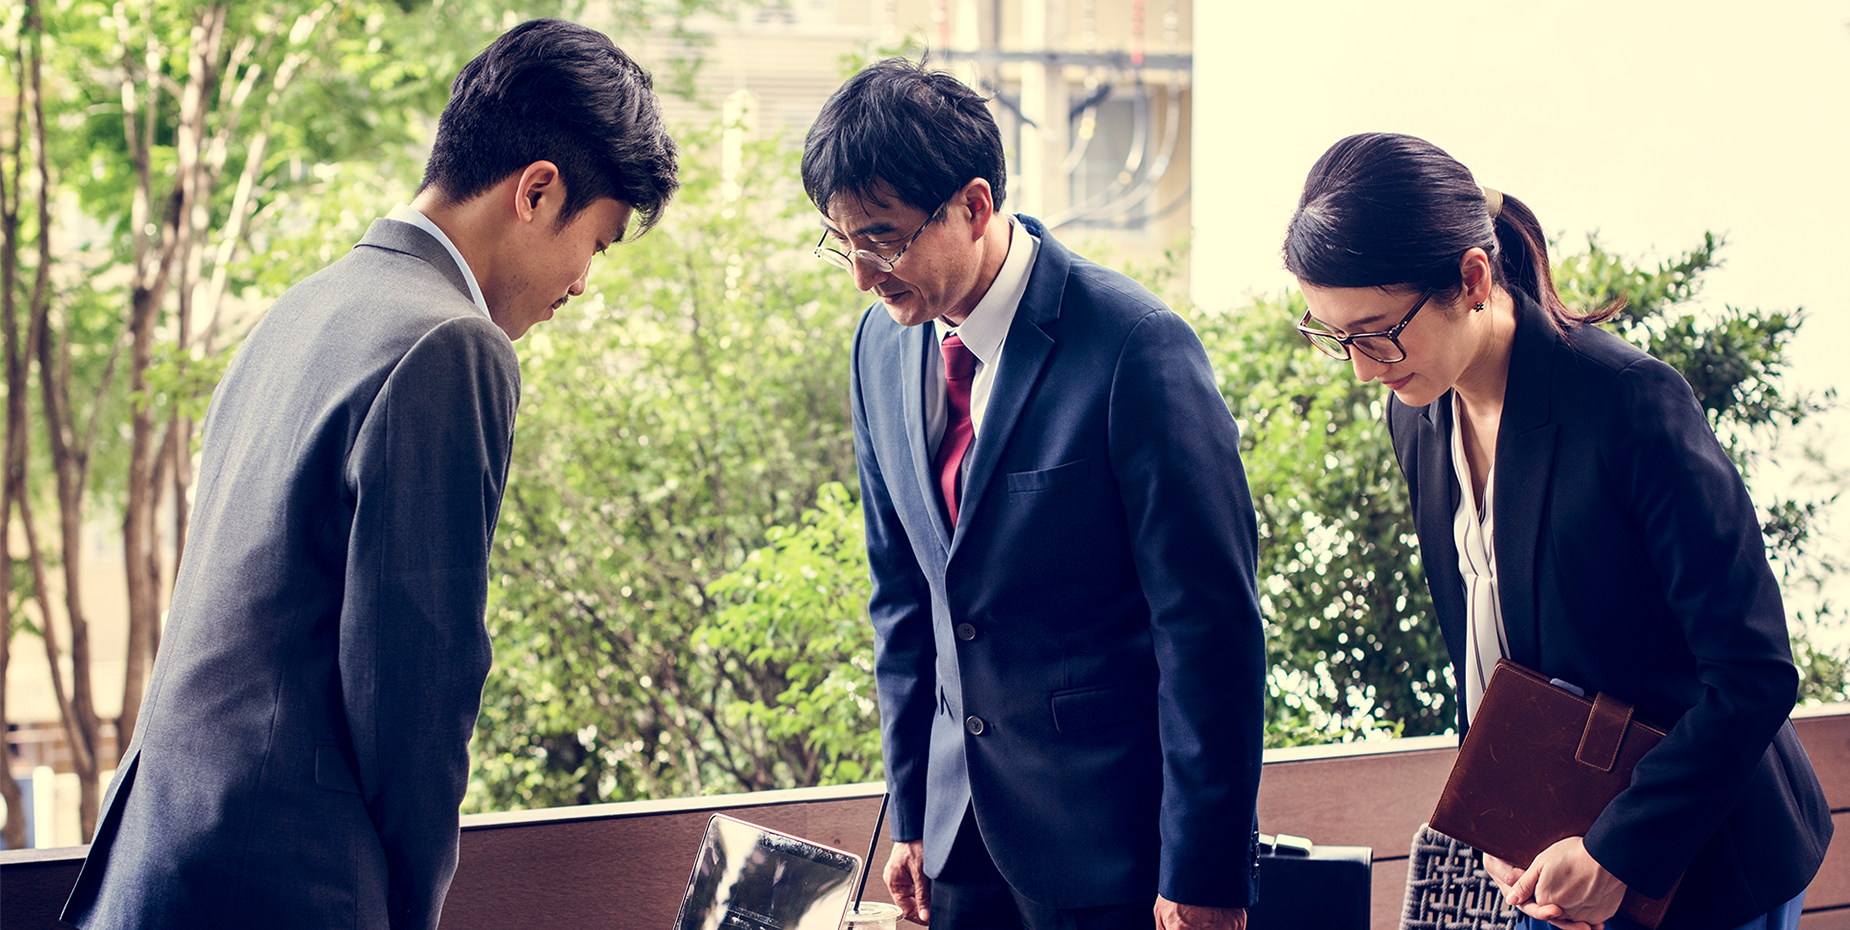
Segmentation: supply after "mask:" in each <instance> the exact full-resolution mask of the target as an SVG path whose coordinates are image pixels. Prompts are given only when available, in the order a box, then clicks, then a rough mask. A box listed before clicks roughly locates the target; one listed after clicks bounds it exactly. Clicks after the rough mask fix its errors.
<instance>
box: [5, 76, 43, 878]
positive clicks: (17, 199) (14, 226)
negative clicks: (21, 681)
mask: <svg viewBox="0 0 1850 930" xmlns="http://www.w3.org/2000/svg"><path fill="white" fill-rule="evenodd" d="M17 52H18V57H17V59H16V60H17V62H18V70H17V72H16V73H21V74H23V73H25V70H26V69H25V55H26V51H25V42H24V41H23V39H22V41H21V42H20V44H19V47H18V49H17ZM25 133H26V87H25V84H24V83H21V84H20V87H19V94H18V96H17V97H16V98H15V99H14V106H13V138H12V140H11V142H10V144H9V146H8V147H7V151H5V152H4V153H0V172H4V168H5V165H6V164H7V163H8V162H11V164H12V166H13V174H12V177H11V178H10V179H9V178H6V177H5V176H4V175H3V174H0V331H4V333H5V345H4V348H3V350H0V351H4V352H5V355H6V433H5V437H4V445H0V611H4V613H3V614H0V617H4V619H0V733H10V732H11V731H12V730H11V727H9V726H8V725H7V712H6V677H7V667H8V666H9V664H10V663H11V662H12V658H13V656H12V648H11V647H12V642H11V641H12V638H13V539H12V535H13V534H12V533H11V532H9V530H10V529H11V528H12V517H13V488H14V486H15V484H16V481H17V478H16V476H23V475H24V472H25V456H24V454H23V453H24V451H25V446H24V443H25V441H26V430H27V428H28V424H27V423H26V372H25V367H24V365H23V359H22V358H21V355H20V350H19V301H18V299H17V295H18V293H19V291H18V287H19V208H20V203H21V201H22V199H23V197H22V189H21V187H20V184H19V182H20V176H21V171H22V168H21V160H22V159H21V156H23V155H24V153H25ZM9 182H10V183H9ZM41 232H42V231H41ZM16 448H17V449H18V450H19V453H20V454H19V455H17V456H16V455H15V452H14V450H15V449H16ZM16 461H17V462H18V463H19V465H18V468H17V469H16V468H15V466H14V463H15V462H16ZM12 758H13V754H12V752H11V751H10V750H9V748H8V747H7V746H6V745H5V744H4V743H3V742H0V800H3V801H5V802H6V812H7V813H6V824H5V826H4V827H0V846H4V847H6V848H7V849H21V848H23V847H24V846H25V845H26V810H25V798H24V797H23V792H21V791H20V790H19V783H18V782H16V781H14V780H13V768H12Z"/></svg>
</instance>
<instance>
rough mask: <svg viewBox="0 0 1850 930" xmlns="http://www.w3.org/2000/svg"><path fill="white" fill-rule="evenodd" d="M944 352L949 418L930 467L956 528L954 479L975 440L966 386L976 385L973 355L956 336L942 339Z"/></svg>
mask: <svg viewBox="0 0 1850 930" xmlns="http://www.w3.org/2000/svg"><path fill="white" fill-rule="evenodd" d="M939 349H940V350H941V351H943V352H944V387H945V391H946V393H947V394H948V395H949V397H950V401H951V406H950V416H948V417H947V418H946V419H945V422H944V438H943V439H942V440H939V442H938V457H937V459H936V460H934V461H933V462H932V467H933V468H935V469H937V472H938V490H940V491H942V492H943V493H944V507H945V509H946V510H948V511H950V514H951V525H952V526H956V525H957V497H958V485H959V482H958V480H957V479H958V476H959V475H960V474H961V473H962V471H963V465H964V453H965V452H968V451H970V443H971V441H972V440H974V439H976V426H975V424H973V423H971V422H970V386H971V385H972V384H974V383H976V353H975V352H972V351H970V350H969V349H968V348H966V347H965V346H964V341H963V340H962V339H960V338H958V336H957V334H956V333H952V334H950V335H949V336H946V337H944V342H943V344H942V345H940V346H939Z"/></svg>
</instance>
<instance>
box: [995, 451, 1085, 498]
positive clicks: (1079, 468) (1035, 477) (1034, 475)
mask: <svg viewBox="0 0 1850 930" xmlns="http://www.w3.org/2000/svg"><path fill="white" fill-rule="evenodd" d="M1088 472H1089V460H1088V459H1080V460H1078V461H1076V462H1067V463H1066V464H1064V465H1055V466H1054V467H1052V468H1042V469H1040V470H1038V471H1012V472H1009V474H1008V482H1009V493H1010V494H1022V493H1026V492H1028V491H1045V490H1047V489H1049V488H1057V487H1059V486H1060V485H1063V484H1071V483H1073V482H1075V481H1079V480H1081V479H1083V478H1084V477H1085V476H1086V475H1087V474H1088Z"/></svg>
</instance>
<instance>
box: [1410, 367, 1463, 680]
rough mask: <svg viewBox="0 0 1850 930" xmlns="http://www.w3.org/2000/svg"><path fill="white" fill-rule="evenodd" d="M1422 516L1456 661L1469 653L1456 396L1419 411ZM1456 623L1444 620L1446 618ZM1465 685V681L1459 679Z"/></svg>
mask: <svg viewBox="0 0 1850 930" xmlns="http://www.w3.org/2000/svg"><path fill="white" fill-rule="evenodd" d="M1419 426H1420V435H1419V442H1418V449H1419V482H1420V499H1419V504H1418V506H1419V514H1418V515H1417V516H1416V520H1417V524H1416V525H1417V526H1418V528H1419V534H1420V559H1421V561H1423V562H1425V566H1426V577H1427V579H1428V580H1429V582H1430V583H1429V584H1428V586H1427V587H1428V590H1430V591H1431V592H1432V599H1433V613H1434V614H1436V615H1438V616H1439V617H1440V618H1441V622H1440V625H1439V626H1440V632H1442V633H1444V634H1445V645H1446V649H1447V650H1448V651H1450V652H1451V654H1452V656H1453V657H1454V658H1455V659H1457V660H1458V661H1461V662H1462V661H1463V656H1464V655H1465V592H1464V578H1463V577H1461V576H1460V575H1459V574H1458V545H1457V542H1456V541H1455V540H1454V539H1453V538H1452V521H1453V518H1454V516H1455V515H1456V514H1457V513H1458V501H1459V498H1460V497H1462V496H1463V492H1462V491H1461V490H1460V489H1459V487H1458V478H1457V475H1456V474H1455V473H1454V472H1453V470H1452V443H1451V436H1452V395H1451V393H1450V392H1449V391H1448V392H1447V393H1446V394H1445V396H1443V397H1440V398H1439V399H1438V400H1435V401H1433V402H1432V403H1430V404H1427V405H1426V406H1425V407H1424V408H1421V410H1420V421H1419ZM1447 617H1452V618H1456V622H1450V623H1448V622H1444V618H1447ZM1460 687H1463V683H1462V682H1461V683H1460Z"/></svg>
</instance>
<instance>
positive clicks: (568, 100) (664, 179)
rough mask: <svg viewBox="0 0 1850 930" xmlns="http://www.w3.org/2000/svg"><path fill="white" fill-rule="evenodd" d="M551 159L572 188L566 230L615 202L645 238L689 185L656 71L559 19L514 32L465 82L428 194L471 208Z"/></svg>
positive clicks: (564, 213) (463, 76) (435, 158)
mask: <svg viewBox="0 0 1850 930" xmlns="http://www.w3.org/2000/svg"><path fill="white" fill-rule="evenodd" d="M541 160H545V161H550V162H552V163H553V164H554V165H557V166H558V168H559V178H560V180H562V181H563V182H564V183H565V204H564V207H563V209H562V210H561V211H560V213H559V224H560V225H561V226H563V225H564V224H565V223H567V222H570V221H571V220H572V218H573V217H576V216H577V215H578V214H579V213H580V212H582V211H583V210H584V209H585V208H586V207H589V206H590V205H591V204H592V203H594V202H596V201H597V200H599V199H602V198H605V197H608V198H612V199H615V200H619V201H622V202H623V203H626V204H629V205H630V207H632V208H633V209H634V210H635V211H636V216H637V217H638V219H639V220H640V221H641V225H642V229H643V230H644V231H647V230H648V229H649V228H650V227H651V226H654V225H655V223H656V221H658V220H659V219H661V215H662V209H663V208H664V207H666V206H667V205H668V200H669V198H671V197H673V196H674V192H675V189H676V188H678V187H679V186H680V182H679V181H677V180H676V172H677V166H676V163H675V144H674V139H672V138H670V137H669V135H668V132H667V130H666V129H665V128H663V125H662V114H661V109H660V107H659V106H658V104H657V102H656V99H655V92H654V90H653V82H652V81H651V79H650V78H649V72H647V71H644V70H643V69H642V67H641V66H640V65H638V64H636V62H635V61H633V60H631V59H630V57H629V56H628V55H625V54H624V53H623V50H622V49H619V48H617V46H616V44H615V43H613V42H611V41H610V37H609V36H606V35H604V34H603V33H601V32H598V31H597V30H595V29H589V28H586V27H584V26H580V25H578V24H576V23H568V22H564V21H562V20H557V19H536V20H532V21H530V22H525V23H522V24H520V25H518V26H515V27H514V28H513V29H510V30H508V32H507V34H505V35H503V36H502V37H501V38H499V39H496V40H495V41H494V43H493V44H491V45H489V46H488V48H487V49H486V50H485V51H483V52H482V54H480V55H478V56H476V58H475V60H474V61H471V62H469V63H468V64H467V65H465V66H464V67H463V69H462V72H461V73H459V74H457V75H456V83H455V84H453V85H452V86H451V88H450V102H449V105H448V106H445V107H444V108H443V115H442V116H441V117H440V118H438V120H437V141H436V143H435V145H434V146H433V147H432V149H431V153H430V162H429V164H427V165H426V166H425V168H424V183H423V184H421V185H419V187H418V189H419V190H420V191H421V190H423V189H424V188H428V187H432V186H435V187H436V188H437V190H439V191H440V192H441V193H442V194H443V198H444V200H446V201H447V202H449V203H462V202H464V201H467V200H470V199H472V198H474V197H476V196H477V195H479V194H481V193H482V192H483V191H486V190H488V189H489V188H491V187H493V186H495V185H496V184H498V183H500V182H501V181H502V179H504V178H506V177H507V176H508V175H510V174H513V173H515V172H517V171H520V170H521V169H523V168H525V167H527V166H528V165H530V164H532V163H534V162H536V161H541Z"/></svg>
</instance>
